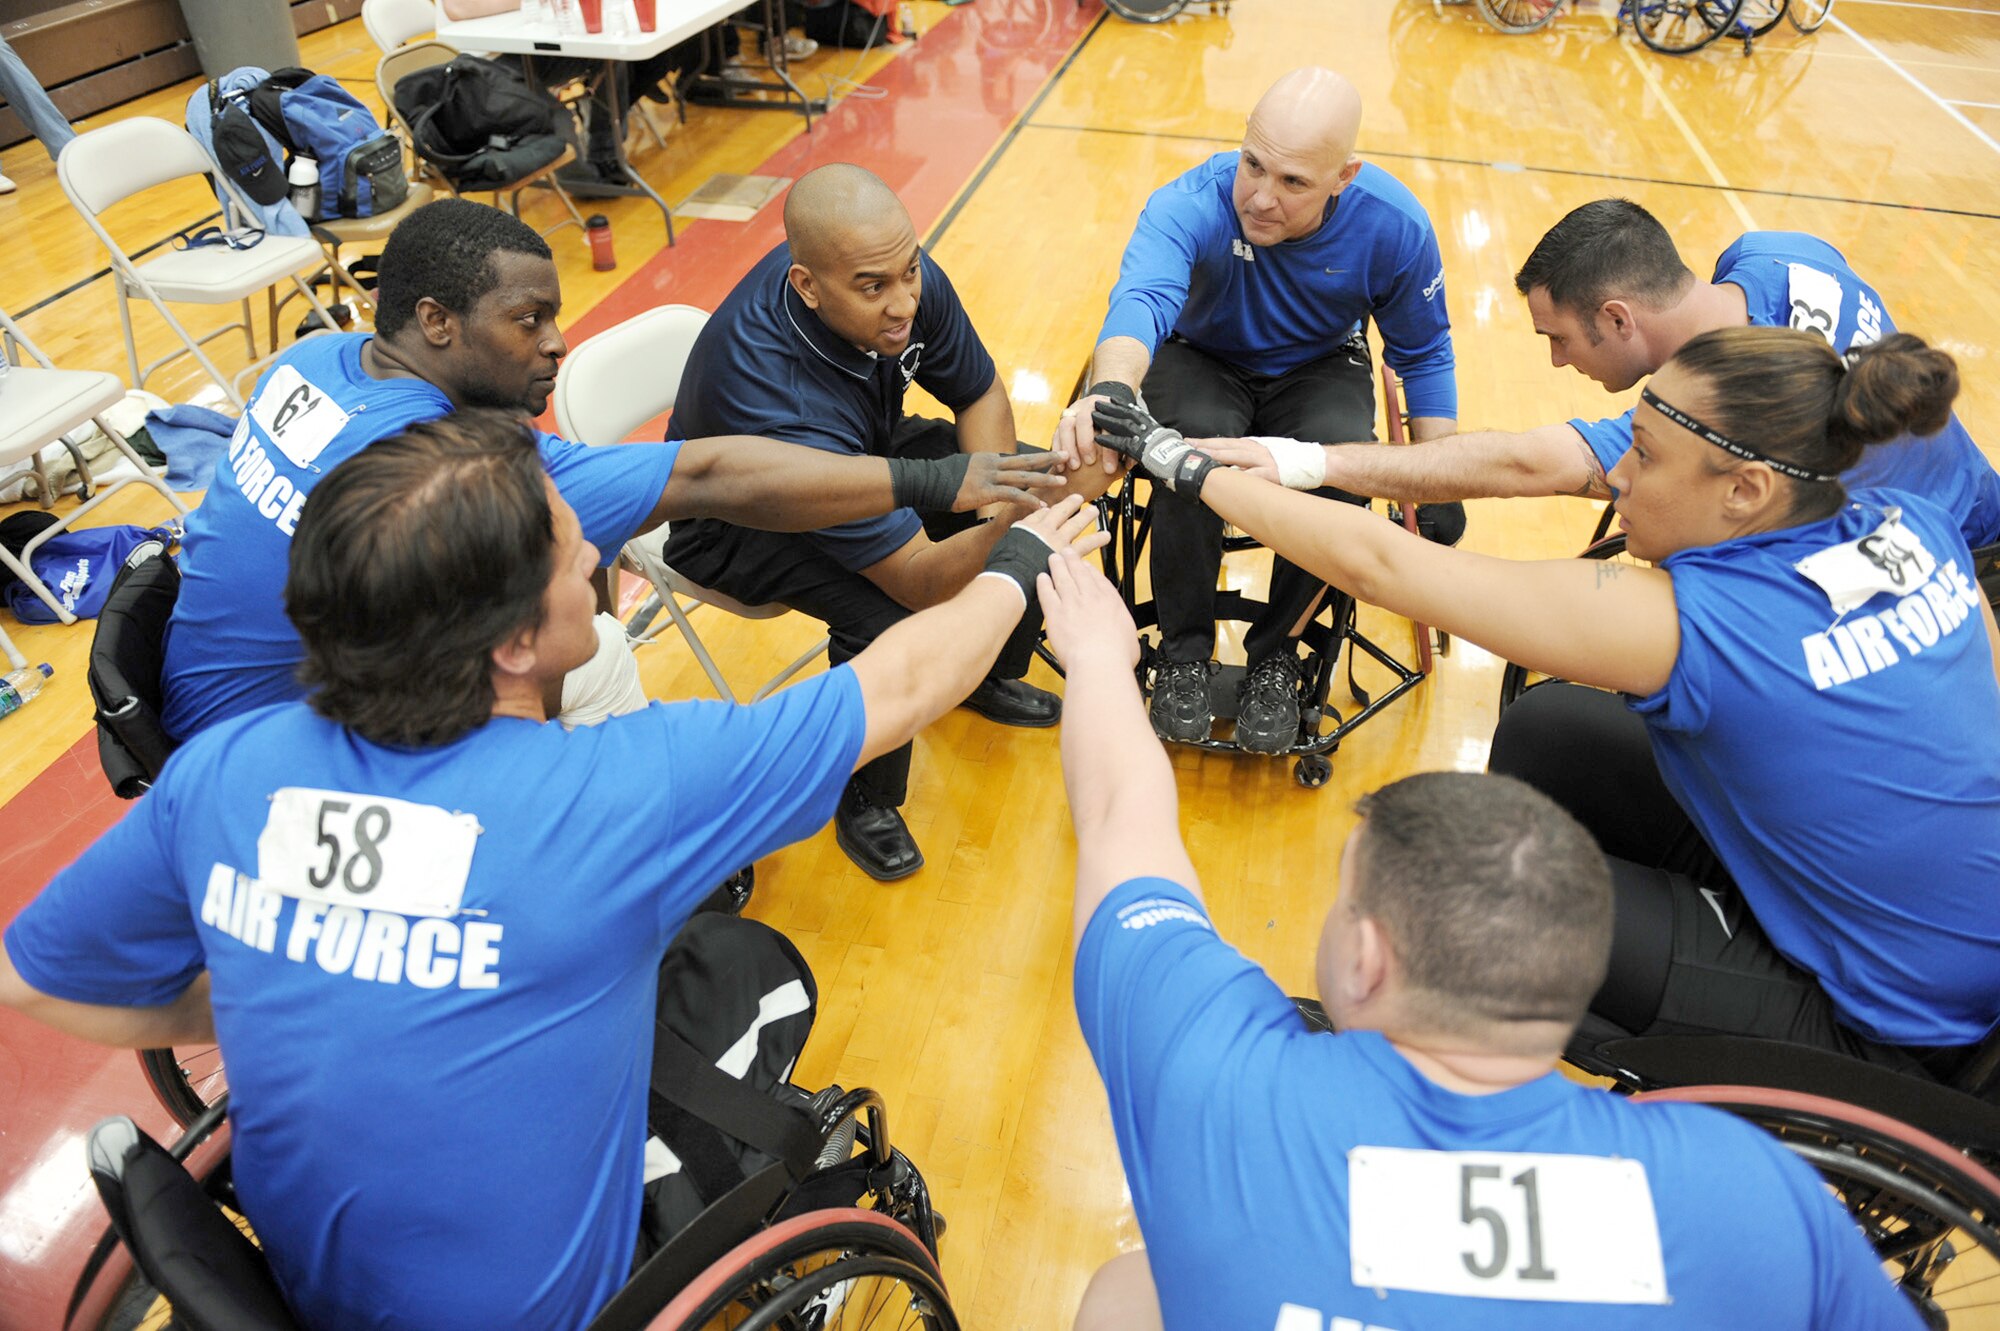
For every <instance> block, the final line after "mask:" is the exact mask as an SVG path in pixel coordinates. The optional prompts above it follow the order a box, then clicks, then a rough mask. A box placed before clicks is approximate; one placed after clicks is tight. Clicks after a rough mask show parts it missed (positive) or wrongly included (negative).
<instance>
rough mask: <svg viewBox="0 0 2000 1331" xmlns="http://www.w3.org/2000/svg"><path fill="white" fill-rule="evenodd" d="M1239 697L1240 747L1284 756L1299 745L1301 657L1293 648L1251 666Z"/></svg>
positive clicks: (1238, 736)
mask: <svg viewBox="0 0 2000 1331" xmlns="http://www.w3.org/2000/svg"><path fill="white" fill-rule="evenodd" d="M1237 697H1238V699H1239V701H1238V703H1237V707H1236V746H1237V747H1238V748H1240V749H1244V750H1247V751H1248V752H1250V753H1283V752H1284V751H1285V750H1286V749H1289V748H1291V747H1292V745H1294V744H1296V743H1298V742H1299V658H1298V657H1297V656H1296V655H1294V654H1293V652H1292V651H1291V650H1290V649H1286V650H1284V651H1277V652H1273V653H1271V654H1270V655H1269V656H1267V657H1265V658H1264V659H1263V660H1261V661H1259V662H1257V664H1255V665H1253V666H1251V667H1250V671H1249V673H1248V674H1246V675H1244V677H1243V687H1242V690H1241V692H1239V693H1238V694H1237Z"/></svg>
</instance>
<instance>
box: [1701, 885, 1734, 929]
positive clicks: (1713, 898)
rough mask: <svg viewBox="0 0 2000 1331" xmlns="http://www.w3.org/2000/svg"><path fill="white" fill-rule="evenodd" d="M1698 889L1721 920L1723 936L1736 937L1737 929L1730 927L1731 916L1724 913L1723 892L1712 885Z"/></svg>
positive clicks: (1716, 916)
mask: <svg viewBox="0 0 2000 1331" xmlns="http://www.w3.org/2000/svg"><path fill="white" fill-rule="evenodd" d="M1697 890H1698V891H1699V892H1700V893H1701V895H1702V899H1703V900H1704V901H1706V902H1708V908H1709V909H1710V910H1712V911H1714V912H1715V918H1716V919H1717V920H1719V921H1721V923H1722V936H1723V937H1724V938H1732V939H1733V938H1735V937H1736V931H1735V930H1733V929H1731V928H1730V927H1729V917H1728V916H1726V915H1724V914H1723V913H1722V896H1721V894H1720V893H1719V892H1717V891H1716V890H1715V889H1714V888H1712V887H1704V888H1699V889H1697Z"/></svg>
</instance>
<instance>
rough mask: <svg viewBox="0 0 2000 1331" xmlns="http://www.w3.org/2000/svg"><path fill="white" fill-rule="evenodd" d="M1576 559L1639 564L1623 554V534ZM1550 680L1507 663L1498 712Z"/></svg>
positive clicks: (1593, 545)
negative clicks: (1611, 560) (1608, 560)
mask: <svg viewBox="0 0 2000 1331" xmlns="http://www.w3.org/2000/svg"><path fill="white" fill-rule="evenodd" d="M1577 558H1578V559H1615V560H1618V561H1619V562H1621V563H1626V564H1636V563H1638V562H1639V561H1638V560H1636V559H1633V558H1632V557H1631V556H1630V555H1628V554H1626V553H1625V535H1624V533H1623V532H1619V533H1616V534H1614V535H1611V536H1607V537H1605V538H1604V539H1603V540H1601V541H1597V542H1595V543H1594V544H1592V545H1590V546H1588V547H1586V548H1585V549H1584V551H1583V553H1582V554H1580V555H1578V556H1577ZM1550 678H1551V676H1548V675H1544V674H1540V673H1538V672H1536V671H1533V670H1530V669H1528V668H1527V667H1526V666H1518V665H1515V664H1514V663H1513V662H1512V661H1509V662H1508V663H1507V668H1506V670H1504V671H1502V672H1501V674H1500V710H1501V711H1503V712H1504V711H1506V710H1507V708H1508V706H1509V705H1510V704H1512V703H1513V702H1514V700H1515V699H1517V698H1519V697H1520V696H1521V695H1522V694H1524V693H1526V692H1527V691H1528V690H1529V689H1532V688H1534V687H1535V686H1536V685H1538V684H1546V683H1548V682H1549V680H1550Z"/></svg>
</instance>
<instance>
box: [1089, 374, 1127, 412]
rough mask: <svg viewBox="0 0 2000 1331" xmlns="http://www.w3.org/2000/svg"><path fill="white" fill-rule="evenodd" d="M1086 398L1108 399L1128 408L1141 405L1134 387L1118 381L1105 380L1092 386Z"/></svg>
mask: <svg viewBox="0 0 2000 1331" xmlns="http://www.w3.org/2000/svg"><path fill="white" fill-rule="evenodd" d="M1084 396H1085V397H1108V398H1110V399H1111V400H1112V401H1113V402H1123V403H1124V404H1125V405H1126V406H1128V407H1136V406H1138V405H1139V395H1138V394H1137V393H1135V392H1133V391H1132V385H1130V384H1127V383H1121V382H1119V381H1118V380H1116V379H1105V380H1103V381H1101V382H1099V383H1094V384H1092V385H1091V386H1090V391H1089V392H1088V393H1086V394H1084Z"/></svg>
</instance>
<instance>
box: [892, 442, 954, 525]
mask: <svg viewBox="0 0 2000 1331" xmlns="http://www.w3.org/2000/svg"><path fill="white" fill-rule="evenodd" d="M884 460H885V461H886V462H888V464H889V502H890V503H892V504H894V505H895V506H896V507H897V508H914V509H916V510H917V511H918V512H920V513H949V512H951V508H952V505H953V504H955V503H957V502H958V492H959V490H960V488H961V487H963V486H964V484H965V472H966V469H967V468H968V467H970V466H971V465H972V455H971V454H969V453H953V454H952V455H951V456H950V457H942V458H887V459H884Z"/></svg>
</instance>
